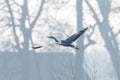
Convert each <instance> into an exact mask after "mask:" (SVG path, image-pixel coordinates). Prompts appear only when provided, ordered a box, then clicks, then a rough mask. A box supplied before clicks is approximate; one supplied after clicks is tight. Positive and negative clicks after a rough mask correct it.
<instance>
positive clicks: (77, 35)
mask: <svg viewBox="0 0 120 80" xmlns="http://www.w3.org/2000/svg"><path fill="white" fill-rule="evenodd" d="M87 29H88V28H85V29H83V30H81V31H79V32H78V33H75V34H73V35H72V36H70V37H69V38H67V39H66V40H64V41H65V42H66V43H68V44H71V43H72V42H74V41H75V40H76V39H77V38H79V37H80V36H81V35H82V34H83V33H84V32H85V31H86V30H87Z"/></svg>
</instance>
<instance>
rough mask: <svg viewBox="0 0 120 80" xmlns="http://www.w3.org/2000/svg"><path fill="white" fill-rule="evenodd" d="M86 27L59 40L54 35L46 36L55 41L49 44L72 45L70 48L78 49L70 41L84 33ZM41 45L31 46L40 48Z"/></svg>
mask: <svg viewBox="0 0 120 80" xmlns="http://www.w3.org/2000/svg"><path fill="white" fill-rule="evenodd" d="M87 29H88V27H87V28H85V29H83V30H81V31H79V32H77V33H75V34H73V35H71V36H70V37H68V38H67V39H65V40H61V41H59V40H57V39H56V38H55V37H54V36H48V37H47V38H50V39H53V40H54V41H55V43H53V44H49V45H61V46H65V47H72V48H75V49H77V50H79V48H78V47H76V46H74V45H72V43H73V42H74V41H76V40H77V39H78V38H79V37H80V36H81V35H82V34H83V33H85V31H86V30H87ZM41 47H43V46H37V47H33V49H37V48H41Z"/></svg>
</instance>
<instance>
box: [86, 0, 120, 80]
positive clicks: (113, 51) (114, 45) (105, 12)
mask: <svg viewBox="0 0 120 80" xmlns="http://www.w3.org/2000/svg"><path fill="white" fill-rule="evenodd" d="M85 1H86V3H87V5H88V6H89V8H90V10H91V11H92V13H93V17H94V19H95V20H96V23H97V25H98V26H99V27H98V28H99V30H100V34H101V35H102V38H103V39H104V41H105V47H106V49H107V51H108V52H109V54H110V55H111V59H112V62H113V65H114V69H115V72H117V75H118V79H120V78H119V76H120V74H119V73H120V69H119V66H120V63H119V60H120V59H119V58H120V56H119V47H118V42H117V40H116V37H115V35H114V32H113V31H112V28H111V26H110V25H109V13H110V12H111V0H105V1H104V2H103V1H100V0H97V1H98V6H99V8H100V11H101V14H102V16H103V21H102V22H101V21H100V20H99V18H98V16H97V14H96V12H95V10H94V9H93V7H92V5H91V4H90V3H89V2H88V0H85ZM103 3H104V4H103ZM109 34H110V35H109Z"/></svg>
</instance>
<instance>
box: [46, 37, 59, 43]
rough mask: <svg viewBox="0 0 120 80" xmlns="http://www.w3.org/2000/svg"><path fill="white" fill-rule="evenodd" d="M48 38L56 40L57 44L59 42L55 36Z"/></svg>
mask: <svg viewBox="0 0 120 80" xmlns="http://www.w3.org/2000/svg"><path fill="white" fill-rule="evenodd" d="M47 38H51V39H54V40H55V42H59V41H58V40H57V39H56V38H55V37H54V36H48V37H47Z"/></svg>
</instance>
